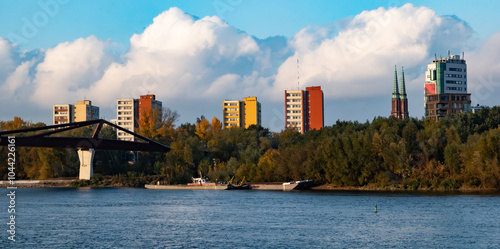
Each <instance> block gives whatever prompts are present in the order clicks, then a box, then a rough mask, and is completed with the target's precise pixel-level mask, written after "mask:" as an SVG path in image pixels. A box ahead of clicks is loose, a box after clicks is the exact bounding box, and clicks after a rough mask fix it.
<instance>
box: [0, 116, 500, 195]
mask: <svg viewBox="0 0 500 249" xmlns="http://www.w3.org/2000/svg"><path fill="white" fill-rule="evenodd" d="M143 116H144V117H145V118H144V119H142V120H141V123H140V127H142V128H141V129H138V131H137V132H138V133H139V134H141V135H143V136H145V137H148V138H150V139H152V140H155V141H158V142H160V143H163V144H166V145H169V146H170V147H171V148H172V150H171V151H170V152H169V153H140V152H139V153H130V152H127V151H96V155H95V157H94V173H95V175H94V177H93V178H92V179H91V180H90V181H76V182H74V183H72V187H106V186H112V187H144V185H145V184H150V183H154V182H157V181H161V182H162V183H164V184H185V183H189V182H191V177H198V176H200V175H202V176H206V177H207V178H209V179H210V181H211V182H219V181H229V180H230V179H231V178H233V177H234V180H236V181H241V180H242V179H243V178H245V179H247V180H248V181H249V182H288V181H294V180H300V179H311V180H314V182H315V183H317V184H318V185H319V187H316V188H314V189H315V190H370V191H372V190H389V191H392V190H403V191H406V190H422V191H435V190H439V191H455V190H458V191H467V192H469V191H478V190H479V191H483V190H488V191H491V190H497V191H498V190H500V126H499V125H500V107H493V108H491V109H483V110H481V111H479V112H476V113H459V114H453V115H449V116H447V117H446V118H444V119H442V120H440V121H438V122H435V121H432V120H427V119H416V118H410V119H405V120H399V119H396V118H393V117H389V118H385V117H377V118H374V119H373V120H372V121H371V122H370V121H366V122H365V123H360V122H357V121H354V122H352V121H337V122H336V123H335V124H333V125H332V126H327V127H324V128H323V129H321V130H312V131H309V132H307V133H305V134H299V133H298V132H296V131H292V130H284V131H281V132H279V133H273V132H270V131H269V130H268V129H265V128H263V127H261V126H251V127H249V128H248V129H244V128H231V129H222V123H221V122H220V121H219V120H218V119H217V118H213V119H212V120H211V121H209V120H207V119H205V117H203V116H202V117H200V118H198V119H197V120H196V123H195V124H190V123H185V124H181V125H180V126H178V127H177V126H175V125H174V124H175V122H176V120H177V118H178V114H177V113H176V112H175V111H170V110H169V109H166V110H165V112H163V113H151V114H150V115H148V114H147V113H143ZM44 125H45V124H42V123H36V124H33V123H31V122H27V121H24V120H22V119H21V118H19V117H15V118H14V120H12V121H1V122H0V131H5V130H13V129H23V128H29V127H36V126H44ZM92 131H93V130H92V127H82V128H79V129H77V130H73V131H66V132H65V133H63V134H60V135H59V136H66V137H90V136H91V135H92ZM16 135H17V136H21V134H16ZM25 135H26V134H25ZM101 136H103V137H105V138H114V139H116V132H115V131H113V130H112V129H111V127H104V128H103V129H102V131H101ZM16 151H17V152H18V154H17V156H16V160H17V161H16V176H17V177H16V179H20V180H23V179H26V180H37V179H50V178H61V177H73V178H74V177H75V176H77V175H78V170H79V160H78V156H77V154H76V152H75V151H74V150H72V149H57V148H27V147H20V148H16ZM7 154H8V153H7V151H6V147H0V161H3V162H6V161H7V160H6V156H7ZM7 173H8V172H7V164H1V165H0V179H5V178H6V177H7Z"/></svg>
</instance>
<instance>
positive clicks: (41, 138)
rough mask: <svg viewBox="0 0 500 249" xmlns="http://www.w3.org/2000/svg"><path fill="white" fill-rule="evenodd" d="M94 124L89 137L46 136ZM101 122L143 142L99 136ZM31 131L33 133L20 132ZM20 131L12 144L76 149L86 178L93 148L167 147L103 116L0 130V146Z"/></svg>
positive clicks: (164, 149) (153, 149)
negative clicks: (94, 118)
mask: <svg viewBox="0 0 500 249" xmlns="http://www.w3.org/2000/svg"><path fill="white" fill-rule="evenodd" d="M90 125H96V126H95V129H94V133H93V135H92V137H50V135H53V134H57V133H61V132H64V131H68V130H74V129H77V128H80V127H85V126H90ZM104 125H109V126H111V127H113V128H115V129H118V130H120V131H123V132H125V133H128V134H131V135H133V136H134V137H136V138H139V139H140V140H142V141H143V142H137V141H123V140H116V139H109V138H100V137H99V133H100V131H101V129H102V127H103V126H104ZM38 131H45V132H41V133H35V134H33V135H31V134H27V135H26V136H22V134H23V133H31V132H38ZM16 134H21V136H16V137H15V144H16V146H21V147H48V148H72V149H76V150H77V153H78V158H79V159H80V174H79V179H80V180H90V178H92V175H93V174H94V167H93V160H94V155H95V150H124V151H145V152H164V153H166V152H168V151H170V147H168V146H166V145H163V144H161V143H158V142H155V141H153V140H151V139H149V138H146V137H144V136H141V135H139V134H137V133H135V132H132V131H129V130H127V129H124V128H122V127H120V126H118V125H115V124H113V123H110V122H108V121H106V120H104V119H97V120H91V121H83V122H74V123H68V124H58V125H50V126H44V127H36V128H28V129H20V130H11V131H1V132H0V146H8V137H10V136H15V135H16Z"/></svg>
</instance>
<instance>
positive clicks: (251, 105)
mask: <svg viewBox="0 0 500 249" xmlns="http://www.w3.org/2000/svg"><path fill="white" fill-rule="evenodd" d="M222 105H223V113H222V116H223V122H224V128H231V127H244V128H248V127H250V126H251V125H262V119H261V105H260V103H259V101H257V97H246V98H243V101H239V100H224V101H223V102H222Z"/></svg>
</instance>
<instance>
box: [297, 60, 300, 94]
mask: <svg viewBox="0 0 500 249" xmlns="http://www.w3.org/2000/svg"><path fill="white" fill-rule="evenodd" d="M299 72H300V71H299V58H297V90H299V89H300V87H299V85H300V73H299Z"/></svg>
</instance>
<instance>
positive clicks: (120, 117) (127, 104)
mask: <svg viewBox="0 0 500 249" xmlns="http://www.w3.org/2000/svg"><path fill="white" fill-rule="evenodd" d="M137 116H138V115H137V100H135V99H117V100H116V125H118V126H120V127H122V128H124V129H127V130H129V131H132V132H134V131H135V129H136V128H137ZM116 136H117V138H118V139H119V140H124V141H135V137H134V136H133V135H131V134H128V133H125V132H123V131H120V130H118V129H117V130H116Z"/></svg>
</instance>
